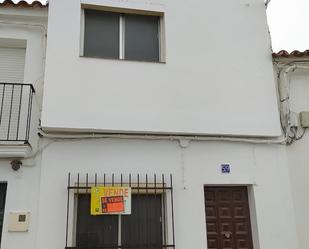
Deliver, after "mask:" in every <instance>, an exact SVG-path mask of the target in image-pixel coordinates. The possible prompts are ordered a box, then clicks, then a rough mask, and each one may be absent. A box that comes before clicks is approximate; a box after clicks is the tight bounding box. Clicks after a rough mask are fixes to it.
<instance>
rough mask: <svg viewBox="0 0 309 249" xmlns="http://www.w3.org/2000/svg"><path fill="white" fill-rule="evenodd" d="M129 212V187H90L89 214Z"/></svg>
mask: <svg viewBox="0 0 309 249" xmlns="http://www.w3.org/2000/svg"><path fill="white" fill-rule="evenodd" d="M111 214H131V188H129V187H103V186H97V187H91V215H111Z"/></svg>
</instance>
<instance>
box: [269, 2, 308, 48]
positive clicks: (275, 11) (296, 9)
mask: <svg viewBox="0 0 309 249" xmlns="http://www.w3.org/2000/svg"><path fill="white" fill-rule="evenodd" d="M267 16H268V24H269V29H270V34H271V39H272V47H273V50H274V51H275V52H278V51H280V50H282V49H284V50H287V51H289V52H291V51H293V50H299V51H304V50H307V49H309V27H308V26H309V0H271V2H270V3H269V5H268V8H267Z"/></svg>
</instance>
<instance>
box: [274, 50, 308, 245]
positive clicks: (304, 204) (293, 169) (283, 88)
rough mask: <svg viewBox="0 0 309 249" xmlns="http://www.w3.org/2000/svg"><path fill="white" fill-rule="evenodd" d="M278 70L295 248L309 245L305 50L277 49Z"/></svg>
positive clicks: (276, 62)
mask: <svg viewBox="0 0 309 249" xmlns="http://www.w3.org/2000/svg"><path fill="white" fill-rule="evenodd" d="M273 57H274V62H275V66H276V68H277V70H278V87H279V89H280V91H279V92H280V99H281V101H280V103H281V113H282V120H283V122H282V126H283V127H284V130H286V131H287V133H288V136H289V137H290V146H288V147H287V157H288V163H289V169H290V178H291V186H292V194H293V200H294V207H295V214H296V224H297V235H298V238H299V248H300V249H306V248H308V245H309V238H308V236H307V232H306V231H307V230H308V228H309V215H308V212H307V210H308V208H309V200H308V198H307V197H306V194H305V193H308V192H309V186H308V173H309V169H308V166H307V162H308V161H307V160H308V159H309V157H308V148H309V137H308V133H307V132H306V129H307V128H308V126H309V120H308V118H309V115H308V114H309V113H308V111H309V84H308V83H309V51H304V52H299V51H293V52H291V53H287V52H286V51H281V52H279V53H276V54H274V55H273Z"/></svg>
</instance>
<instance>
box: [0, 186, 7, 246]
mask: <svg viewBox="0 0 309 249" xmlns="http://www.w3.org/2000/svg"><path fill="white" fill-rule="evenodd" d="M6 185H7V184H6V183H0V246H1V235H2V227H3V216H4V207H5V197H6Z"/></svg>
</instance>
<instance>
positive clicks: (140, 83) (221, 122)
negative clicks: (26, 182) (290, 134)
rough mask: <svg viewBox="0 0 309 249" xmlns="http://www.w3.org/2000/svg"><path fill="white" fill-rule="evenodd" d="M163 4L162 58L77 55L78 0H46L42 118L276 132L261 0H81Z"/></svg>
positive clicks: (48, 123) (107, 126)
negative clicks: (149, 60) (159, 60)
mask: <svg viewBox="0 0 309 249" xmlns="http://www.w3.org/2000/svg"><path fill="white" fill-rule="evenodd" d="M82 3H88V4H97V5H105V6H114V7H122V8H134V9H145V10H154V11H161V12H164V16H165V18H164V19H165V20H164V22H165V36H166V63H165V64H164V63H145V62H133V61H119V60H106V59H93V58H84V57H80V30H81V28H80V26H81V2H80V1H76V0H66V1H63V0H51V1H50V7H49V10H50V11H49V29H48V46H47V63H46V77H45V93H44V104H43V116H42V126H43V127H45V128H49V129H56V128H58V129H67V130H68V129H70V128H75V129H98V130H103V131H121V132H156V133H166V132H173V133H200V134H230V135H257V136H278V135H280V125H279V119H278V110H277V102H276V92H275V85H274V75H273V71H272V58H271V50H270V39H269V34H268V30H267V23H266V14H265V6H264V1H263V0H252V1H247V0H241V1H223V0H216V1H204V0H192V1H190V2H187V1H178V0H170V1H163V0H156V1H150V0H139V1H137V0H129V1H121V0H83V1H82Z"/></svg>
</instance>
